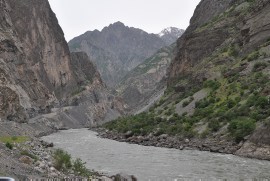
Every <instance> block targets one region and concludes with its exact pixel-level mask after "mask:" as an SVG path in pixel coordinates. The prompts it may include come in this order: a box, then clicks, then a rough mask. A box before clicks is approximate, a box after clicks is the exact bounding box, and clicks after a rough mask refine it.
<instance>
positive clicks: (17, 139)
mask: <svg viewBox="0 0 270 181" xmlns="http://www.w3.org/2000/svg"><path fill="white" fill-rule="evenodd" d="M28 140H29V138H28V137H27V136H1V137H0V142H2V143H5V145H6V147H7V148H9V149H10V150H12V149H13V144H14V143H23V142H26V141H28Z"/></svg>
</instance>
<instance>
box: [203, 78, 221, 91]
mask: <svg viewBox="0 0 270 181" xmlns="http://www.w3.org/2000/svg"><path fill="white" fill-rule="evenodd" d="M203 86H204V88H211V89H213V90H217V89H218V88H219V87H220V86H221V84H220V83H219V82H218V81H214V80H207V81H205V82H204V83H203Z"/></svg>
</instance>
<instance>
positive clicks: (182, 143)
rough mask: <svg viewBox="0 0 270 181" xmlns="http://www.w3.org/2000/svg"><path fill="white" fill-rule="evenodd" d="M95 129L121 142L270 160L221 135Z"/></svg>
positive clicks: (103, 136)
mask: <svg viewBox="0 0 270 181" xmlns="http://www.w3.org/2000/svg"><path fill="white" fill-rule="evenodd" d="M95 131H96V132H98V136H100V137H102V138H106V139H112V140H116V141H119V142H127V143H130V144H139V145H143V146H155V147H165V148H174V149H179V150H184V149H185V150H189V149H196V150H200V151H210V152H215V153H224V154H234V155H238V156H244V157H250V158H257V159H264V160H270V159H269V157H268V156H265V155H264V154H257V155H252V154H242V152H241V149H242V148H243V147H244V146H245V144H244V143H243V142H241V143H239V144H237V143H235V142H233V141H229V140H226V139H222V138H221V137H211V138H205V139H199V138H192V139H188V138H184V139H183V138H180V137H177V136H169V135H167V134H162V135H159V136H155V135H153V134H149V135H146V136H135V135H133V134H132V132H127V133H125V134H121V133H116V132H113V131H109V130H106V129H104V128H97V129H95ZM251 151H252V150H251Z"/></svg>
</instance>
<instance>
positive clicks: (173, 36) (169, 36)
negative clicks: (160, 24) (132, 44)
mask: <svg viewBox="0 0 270 181" xmlns="http://www.w3.org/2000/svg"><path fill="white" fill-rule="evenodd" d="M184 32H185V30H183V29H179V28H176V27H168V28H165V29H164V30H162V31H161V32H160V33H159V34H158V36H159V37H160V38H161V39H163V41H164V42H166V44H168V45H170V44H172V43H174V42H175V41H176V40H177V39H178V38H179V37H180V36H182V34H183V33H184Z"/></svg>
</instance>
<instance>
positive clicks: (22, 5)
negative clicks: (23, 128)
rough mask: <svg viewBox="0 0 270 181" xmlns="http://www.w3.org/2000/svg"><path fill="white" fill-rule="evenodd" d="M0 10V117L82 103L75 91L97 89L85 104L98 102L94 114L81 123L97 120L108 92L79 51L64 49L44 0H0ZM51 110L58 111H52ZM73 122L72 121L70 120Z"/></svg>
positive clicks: (24, 117)
mask: <svg viewBox="0 0 270 181" xmlns="http://www.w3.org/2000/svg"><path fill="white" fill-rule="evenodd" d="M0 9H1V11H0V17H1V22H0V118H1V119H2V120H10V121H16V122H27V120H28V119H29V118H33V117H35V116H37V115H38V114H46V113H50V112H51V108H52V107H61V106H70V105H72V106H74V105H79V104H81V103H82V102H85V100H84V99H83V98H82V97H80V95H82V96H86V95H92V94H94V93H93V92H101V94H102V96H98V95H97V96H92V97H91V96H90V97H91V98H88V99H86V100H87V101H89V103H87V106H85V108H87V109H90V107H91V106H94V104H96V101H99V102H102V103H103V105H102V106H99V107H96V108H95V111H93V112H99V114H95V115H93V116H88V117H87V119H86V118H84V120H80V121H81V122H83V123H86V122H95V121H100V120H102V119H103V118H104V117H105V116H103V114H106V113H107V109H109V108H110V111H111V110H112V108H111V107H113V106H112V105H113V104H114V103H113V102H114V101H115V100H116V99H115V98H114V97H112V96H111V95H110V94H109V92H108V91H107V89H106V86H105V85H104V83H103V82H102V81H101V78H100V75H99V73H98V72H97V70H96V67H95V66H94V65H93V64H92V62H91V61H90V60H89V58H88V57H87V55H86V54H85V53H72V54H70V51H69V48H68V44H67V42H66V41H65V39H64V34H63V31H62V29H61V27H60V26H59V25H58V21H57V18H56V16H55V14H54V13H53V12H52V10H51V8H50V5H49V3H48V1H44V0H25V1H16V0H9V1H5V0H1V1H0ZM81 93H83V94H81ZM92 99H93V100H92ZM116 102H117V101H116ZM91 103H92V104H91ZM118 103H119V102H118ZM115 104H116V103H115ZM119 104H120V103H119ZM119 104H117V105H118V107H121V106H120V105H119ZM105 105H106V106H105ZM115 107H117V106H115ZM91 108H92V107H91ZM72 109H75V108H72ZM115 109H116V108H115ZM76 110H77V108H76ZM60 112H61V111H60ZM74 112H76V111H74ZM88 112H89V111H88ZM101 112H102V113H101ZM115 112H117V115H119V114H120V113H119V112H118V111H115ZM53 114H55V115H58V113H57V112H53ZM76 114H78V113H76ZM113 114H114V115H116V113H113ZM51 116H52V115H50V118H51ZM108 117H110V116H108ZM56 120H57V121H59V119H56ZM94 120H95V121H94ZM75 122H76V120H73V123H74V125H75ZM86 125H89V124H86ZM80 126H85V125H84V124H81V125H80Z"/></svg>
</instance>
